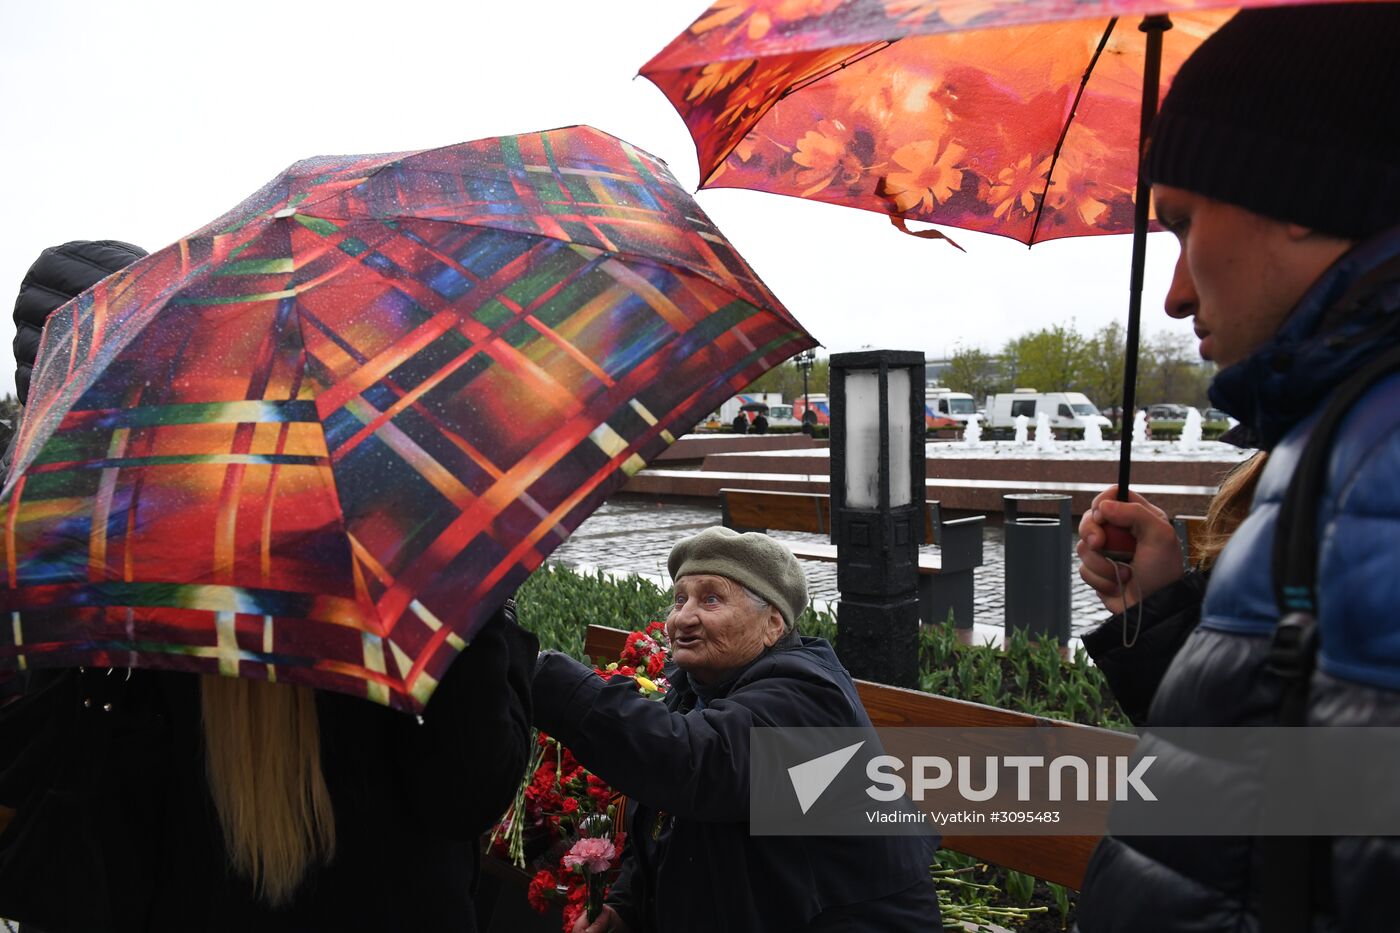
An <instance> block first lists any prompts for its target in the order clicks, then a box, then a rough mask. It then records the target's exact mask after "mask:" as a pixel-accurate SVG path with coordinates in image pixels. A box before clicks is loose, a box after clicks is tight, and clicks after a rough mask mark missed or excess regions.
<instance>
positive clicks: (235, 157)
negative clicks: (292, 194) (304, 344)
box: [0, 0, 1190, 404]
mask: <svg viewBox="0 0 1400 933" xmlns="http://www.w3.org/2000/svg"><path fill="white" fill-rule="evenodd" d="M706 5H707V3H706V0H591V2H585V0H533V2H531V0H515V2H500V0H489V2H483V0H393V2H383V0H381V2H373V3H368V2H358V0H337V2H323V0H281V2H275V3H274V2H269V0H240V2H238V3H228V4H220V3H192V2H189V0H179V2H177V0H126V2H110V0H108V2H100V0H45V2H42V3H26V2H23V0H0V138H3V140H4V144H3V145H0V169H3V172H2V173H0V174H3V178H4V179H5V192H6V194H5V201H6V204H5V221H6V222H5V223H4V225H3V227H0V300H3V302H4V305H3V307H4V309H5V312H6V313H5V314H4V315H3V325H0V340H3V343H4V346H5V347H8V346H9V344H10V340H11V339H12V338H13V334H14V329H13V324H12V322H11V319H10V315H9V313H8V312H9V309H10V308H12V307H13V302H14V297H13V296H14V294H15V293H16V292H17V291H18V288H19V282H20V279H21V278H22V277H23V275H24V271H25V270H26V269H27V268H28V267H29V264H30V263H31V262H32V261H33V260H34V258H35V257H36V256H37V255H38V253H39V251H40V250H42V249H43V248H44V247H46V246H51V245H54V244H56V243H60V242H63V241H65V240H71V239H103V238H114V239H123V240H129V241H131V242H134V243H137V244H139V245H141V246H142V247H144V248H146V249H148V250H151V251H154V250H156V249H159V248H160V247H162V246H165V245H167V244H169V243H171V242H173V241H175V240H177V239H179V238H180V237H181V236H183V235H185V234H187V233H189V232H190V231H192V230H195V229H197V228H198V227H200V226H202V225H203V224H204V223H206V222H207V221H209V220H212V219H213V218H215V217H217V216H218V215H219V214H221V213H223V212H224V211H225V210H227V209H228V208H230V207H232V206H233V205H234V204H236V203H238V202H239V201H241V200H242V199H243V198H244V197H246V196H247V195H249V194H251V193H252V192H254V191H256V190H257V189H258V188H259V187H260V186H261V185H262V184H263V183H265V182H266V181H268V180H269V179H271V178H272V177H273V176H275V175H276V174H277V173H278V172H279V171H280V170H281V169H283V168H285V167H286V166H287V165H289V164H290V163H292V162H294V161H296V160H298V159H301V158H305V157H307V156H311V155H317V154H327V153H355V152H384V151H393V150H407V149H419V148H426V147H429V146H440V145H447V144H451V143H455V142H462V141H465V140H468V139H476V138H479V137H484V136H496V135H501V134H507V133H520V132H529V131H532V130H542V129H548V128H551V127H556V126H563V125H567V124H572V123H588V124H592V125H593V126H596V127H598V128H599V129H602V130H606V131H608V132H610V133H612V134H614V135H616V136H620V137H622V138H624V139H626V140H628V141H629V142H632V143H633V144H635V145H637V146H640V147H641V148H643V149H646V150H648V151H649V152H652V153H654V154H655V155H657V156H660V157H661V158H663V159H665V160H666V161H667V162H668V163H669V164H670V166H671V170H672V171H673V172H674V173H675V175H676V177H677V178H679V179H680V180H681V182H682V183H683V184H685V185H686V186H687V187H690V188H692V189H693V188H694V186H695V184H696V180H697V170H696V163H695V150H694V147H693V145H692V144H691V141H690V137H689V134H688V133H687V132H686V129H685V125H684V124H683V123H682V122H681V119H680V117H678V116H677V115H676V113H675V111H673V110H672V109H671V106H670V105H669V104H668V103H667V102H666V100H665V98H664V97H663V96H662V94H661V92H660V91H658V90H657V89H656V88H655V87H654V86H653V85H652V84H651V83H650V82H648V81H646V80H645V79H642V78H636V79H634V77H633V76H634V75H635V74H636V73H637V70H638V69H639V68H640V66H641V65H642V64H643V63H644V62H645V61H646V60H647V59H649V58H650V57H651V56H652V55H653V54H655V53H656V52H657V51H659V50H660V49H661V48H662V47H663V46H664V45H665V44H666V43H667V42H669V41H670V40H671V38H672V37H674V36H675V35H676V34H677V33H679V32H680V31H681V30H682V29H684V28H685V27H686V26H688V25H689V24H690V23H691V21H693V20H694V19H695V18H696V17H697V16H698V15H699V13H700V12H701V11H702V10H703V9H704V8H705V7H706ZM696 199H697V200H698V201H699V202H700V205H701V206H702V207H703V208H704V209H705V211H706V212H708V213H709V214H710V216H711V217H712V218H713V219H714V220H715V222H716V223H717V224H718V225H719V227H720V229H721V230H723V231H724V232H725V234H727V235H728V237H729V238H730V240H732V241H733V242H734V244H735V245H736V246H737V247H738V248H739V250H740V251H741V252H742V253H743V254H744V255H745V256H746V257H747V258H748V260H749V261H750V263H752V265H753V267H754V268H755V269H756V270H757V271H758V274H759V275H760V276H761V277H762V278H763V279H764V280H765V281H766V282H767V283H768V285H769V287H770V288H772V290H773V291H774V293H775V294H777V296H778V297H779V299H781V300H782V301H783V302H784V303H785V304H786V305H787V307H788V308H789V309H790V310H791V311H792V312H793V313H794V314H795V315H796V316H797V318H798V320H800V321H802V322H803V323H804V324H806V326H807V327H808V329H809V330H810V331H811V332H812V333H813V334H814V335H815V336H816V337H817V339H819V340H821V341H822V343H823V344H825V345H826V347H827V349H828V350H830V351H835V352H839V351H843V350H853V349H856V348H858V347H860V346H862V345H867V344H868V345H873V346H884V347H892V348H898V349H916V350H923V351H925V352H927V353H931V354H935V355H943V354H947V353H950V352H952V351H953V350H954V349H955V348H956V347H957V346H959V345H962V346H968V347H982V348H984V349H988V350H991V349H995V348H997V347H999V346H1000V345H1001V344H1002V343H1003V342H1004V341H1005V340H1006V339H1007V338H1008V337H1012V336H1015V335H1017V334H1019V333H1021V332H1022V331H1024V330H1027V329H1029V328H1033V327H1038V326H1043V325H1045V324H1049V323H1053V322H1066V323H1067V322H1069V321H1070V320H1073V321H1075V322H1076V323H1077V324H1078V326H1079V327H1080V328H1081V329H1083V330H1094V329H1096V328H1098V327H1100V326H1102V325H1103V324H1104V323H1106V322H1108V321H1109V320H1111V319H1114V318H1117V319H1119V320H1123V319H1125V317H1126V309H1127V288H1128V259H1129V245H1130V244H1129V238H1128V237H1125V236H1112V237H1089V238H1082V239H1071V240H1059V241H1055V242H1052V243H1047V244H1043V245H1040V246H1037V247H1036V248H1035V249H1033V250H1027V249H1026V248H1025V247H1024V246H1022V245H1021V244H1019V243H1015V242H1013V241H1011V240H1006V239H1003V238H1000V237H992V236H986V235H980V234H974V233H967V232H961V233H955V234H954V235H955V237H956V238H957V239H958V241H959V242H960V243H961V244H962V245H963V246H965V247H966V248H967V251H968V252H967V253H966V254H964V253H959V252H958V251H956V250H954V249H952V248H951V247H949V246H947V245H946V244H943V243H940V242H938V241H925V240H916V239H914V238H912V237H908V236H905V235H904V234H901V233H899V232H898V231H896V230H895V229H894V228H893V227H891V226H890V225H889V222H888V221H887V220H886V219H884V218H883V217H880V216H878V215H875V214H871V213H867V212H864V211H856V210H851V209H848V208H841V207H834V206H830V205H824V204H818V203H815V202H808V201H801V200H798V199H795V198H783V197H779V196H776V195H771V194H764V193H761V192H753V191H734V190H723V189H721V190H713V191H701V192H699V193H698V194H697V195H696ZM1175 258H1176V246H1175V244H1174V243H1173V242H1172V240H1171V238H1170V237H1169V236H1167V235H1166V234H1154V235H1153V236H1152V237H1151V238H1150V239H1149V245H1148V275H1147V284H1146V292H1145V298H1144V314H1143V318H1144V320H1143V325H1144V331H1145V332H1147V333H1151V332H1155V331H1158V330H1174V331H1177V332H1182V333H1189V332H1190V328H1189V326H1184V325H1183V324H1182V323H1179V322H1172V321H1170V320H1169V319H1168V318H1167V317H1166V315H1165V314H1163V313H1162V311H1161V303H1162V297H1163V295H1164V294H1165V291H1166V287H1167V283H1168V279H1169V276H1170V272H1171V266H1172V263H1173V262H1174V261H1175ZM13 370H14V360H13V357H12V355H11V354H10V353H9V352H0V391H5V392H12V391H13V389H14V379H13ZM1045 388H1053V387H1045ZM1103 404H1106V402H1104V403H1103Z"/></svg>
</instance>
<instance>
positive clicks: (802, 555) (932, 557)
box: [783, 541, 943, 573]
mask: <svg viewBox="0 0 1400 933" xmlns="http://www.w3.org/2000/svg"><path fill="white" fill-rule="evenodd" d="M783 544H784V545H786V546H787V549H788V550H789V551H792V556H793V557H796V558H798V559H799V560H819V561H824V562H826V563H828V564H834V563H835V562H836V545H834V544H819V543H817V542H815V541H784V542H783ZM942 569H943V561H942V560H941V559H940V558H939V555H937V554H920V555H919V573H938V572H939V571H940V570H942Z"/></svg>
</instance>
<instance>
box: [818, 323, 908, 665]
mask: <svg viewBox="0 0 1400 933" xmlns="http://www.w3.org/2000/svg"><path fill="white" fill-rule="evenodd" d="M830 393H831V396H830V397H831V514H832V523H831V540H832V543H833V544H835V545H836V547H837V558H836V585H837V587H838V588H839V589H840V591H841V601H840V604H839V606H838V608H837V613H836V627H837V628H836V631H837V641H836V644H837V650H838V652H839V653H840V655H841V661H842V663H843V664H845V665H846V668H847V669H848V670H849V671H850V672H851V674H852V676H855V677H860V678H863V679H865V680H876V681H880V682H882V683H887V684H894V685H895V686H900V687H915V686H917V685H918V679H919V596H918V578H919V545H920V544H921V543H923V534H924V520H923V511H924V355H923V354H922V353H917V352H913V351H907V350H866V351H860V352H857V353H837V354H833V355H832V357H831V386H830Z"/></svg>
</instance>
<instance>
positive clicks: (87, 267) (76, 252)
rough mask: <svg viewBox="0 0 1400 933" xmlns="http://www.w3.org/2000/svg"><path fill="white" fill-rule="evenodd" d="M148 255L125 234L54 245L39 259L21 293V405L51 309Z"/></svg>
mask: <svg viewBox="0 0 1400 933" xmlns="http://www.w3.org/2000/svg"><path fill="white" fill-rule="evenodd" d="M144 255H146V251H145V250H144V249H142V248H141V247H139V246H132V245H131V244H130V243H123V242H121V241H120V240H74V241H73V242H71V243H64V244H63V245H62V246H51V247H49V248H48V249H46V250H44V251H43V252H42V253H40V254H39V258H38V259H36V260H34V264H33V265H32V266H30V267H29V271H28V272H27V273H25V276H24V281H23V282H22V283H20V287H19V297H18V298H16V299H15V345H14V346H15V396H16V397H17V398H18V399H19V401H20V404H21V405H23V404H24V402H25V399H26V398H28V396H29V375H30V372H31V371H32V370H33V368H34V358H35V357H36V356H37V355H38V353H39V338H40V337H41V336H42V335H43V333H44V322H45V321H47V320H48V319H49V315H50V314H53V313H54V312H55V311H57V310H58V309H59V308H61V307H62V306H63V305H65V304H67V303H68V302H69V301H70V300H71V299H73V298H76V297H77V296H78V295H80V294H82V293H83V292H85V291H87V290H88V289H89V288H91V287H92V286H94V285H96V284H97V283H98V282H100V281H102V280H103V279H105V278H106V277H107V276H109V275H111V274H112V273H113V272H116V271H117V270H119V269H125V268H126V267H127V266H129V265H131V264H132V263H133V262H135V261H136V260H138V259H140V258H141V257H142V256H144Z"/></svg>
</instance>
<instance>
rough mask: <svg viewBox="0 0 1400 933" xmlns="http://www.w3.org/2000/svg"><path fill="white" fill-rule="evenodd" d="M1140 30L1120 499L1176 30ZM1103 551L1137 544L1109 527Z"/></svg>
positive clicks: (1115, 553) (1119, 552) (1128, 460)
mask: <svg viewBox="0 0 1400 933" xmlns="http://www.w3.org/2000/svg"><path fill="white" fill-rule="evenodd" d="M1138 28H1139V29H1140V30H1142V31H1143V32H1145V33H1146V34H1147V55H1146V57H1145V59H1144V62H1143V68H1142V122H1141V124H1140V126H1139V129H1138V177H1137V199H1136V201H1135V202H1134V204H1133V261H1132V270H1131V275H1130V277H1129V280H1128V339H1127V344H1128V345H1127V347H1125V348H1124V353H1123V415H1122V417H1121V419H1120V421H1119V424H1120V436H1119V440H1118V501H1120V502H1127V501H1128V480H1129V476H1130V474H1131V472H1132V462H1133V434H1132V426H1131V420H1130V419H1133V418H1134V416H1135V415H1136V409H1137V371H1138V343H1139V342H1140V337H1141V334H1140V331H1141V329H1142V327H1141V321H1142V280H1143V270H1144V269H1145V268H1146V265H1147V208H1148V204H1149V200H1148V199H1149V198H1151V196H1152V191H1151V187H1150V186H1149V185H1148V183H1147V178H1146V176H1145V175H1144V174H1143V170H1142V156H1143V152H1144V151H1145V148H1146V146H1145V143H1146V140H1147V139H1148V134H1149V133H1151V131H1152V121H1153V120H1154V119H1156V117H1157V95H1158V90H1159V84H1160V80H1161V73H1162V33H1164V32H1166V31H1167V30H1168V29H1170V28H1171V20H1169V19H1167V17H1165V16H1148V17H1146V18H1144V19H1143V21H1142V23H1141V24H1139V26H1138ZM1105 533H1106V539H1107V540H1106V541H1105V542H1104V545H1105V546H1104V549H1103V553H1104V555H1105V556H1106V557H1109V558H1111V559H1113V560H1118V561H1123V562H1127V561H1131V560H1132V559H1133V550H1134V549H1135V547H1136V546H1137V542H1136V541H1135V540H1133V538H1132V536H1131V535H1129V534H1128V532H1127V531H1126V529H1119V528H1117V527H1115V526H1109V527H1108V528H1106V529H1105Z"/></svg>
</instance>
